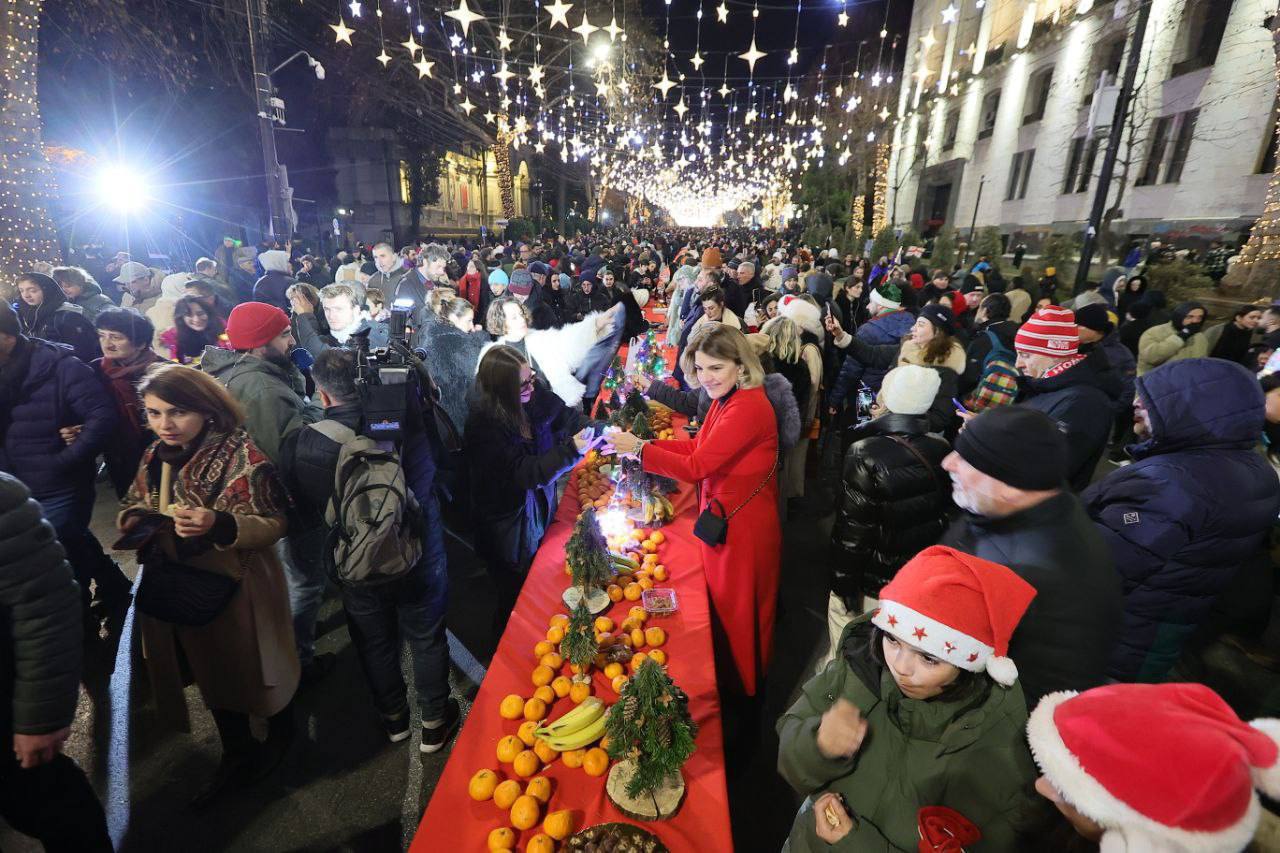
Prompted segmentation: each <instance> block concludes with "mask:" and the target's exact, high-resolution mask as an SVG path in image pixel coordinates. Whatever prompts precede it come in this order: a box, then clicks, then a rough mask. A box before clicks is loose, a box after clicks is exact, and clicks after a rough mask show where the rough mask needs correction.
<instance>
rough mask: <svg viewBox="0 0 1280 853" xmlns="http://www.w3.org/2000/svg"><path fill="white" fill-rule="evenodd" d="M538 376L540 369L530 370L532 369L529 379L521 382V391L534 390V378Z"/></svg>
mask: <svg viewBox="0 0 1280 853" xmlns="http://www.w3.org/2000/svg"><path fill="white" fill-rule="evenodd" d="M537 376H538V371H536V370H530V371H529V378H528V379H526V380H524V381H523V382H521V383H520V390H521V391H532V390H533V380H534V379H536V378H537Z"/></svg>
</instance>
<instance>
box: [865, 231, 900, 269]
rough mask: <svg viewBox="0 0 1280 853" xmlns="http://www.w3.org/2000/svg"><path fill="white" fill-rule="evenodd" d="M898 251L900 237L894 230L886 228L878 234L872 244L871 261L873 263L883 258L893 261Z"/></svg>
mask: <svg viewBox="0 0 1280 853" xmlns="http://www.w3.org/2000/svg"><path fill="white" fill-rule="evenodd" d="M897 251H898V235H897V234H895V233H894V231H893V229H892V228H890V227H888V226H885V227H884V228H881V229H880V230H879V232H877V233H876V237H875V240H873V241H872V243H871V259H872V261H873V262H875V261H878V260H880V259H881V258H885V257H887V258H889V259H892V258H893V255H894V253H895V252H897Z"/></svg>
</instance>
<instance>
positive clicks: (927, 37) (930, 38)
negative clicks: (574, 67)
mask: <svg viewBox="0 0 1280 853" xmlns="http://www.w3.org/2000/svg"><path fill="white" fill-rule="evenodd" d="M464 2H465V0H464ZM920 43H921V44H922V45H924V49H925V50H933V46H934V45H935V44H937V43H938V40H937V38H935V37H934V35H933V29H932V28H931V29H930V30H929V32H927V33H925V34H924V35H922V36H920Z"/></svg>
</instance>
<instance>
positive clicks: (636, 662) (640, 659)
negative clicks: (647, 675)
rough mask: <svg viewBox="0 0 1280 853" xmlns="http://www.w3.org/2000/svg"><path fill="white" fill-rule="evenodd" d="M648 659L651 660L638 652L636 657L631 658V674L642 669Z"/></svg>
mask: <svg viewBox="0 0 1280 853" xmlns="http://www.w3.org/2000/svg"><path fill="white" fill-rule="evenodd" d="M648 659H649V656H648V655H646V654H645V653H644V652H636V653H635V654H634V655H632V656H631V672H632V673H635V671H636V670H637V669H639V668H640V664H642V663H644V662H645V661H646V660H648Z"/></svg>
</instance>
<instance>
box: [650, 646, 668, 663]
mask: <svg viewBox="0 0 1280 853" xmlns="http://www.w3.org/2000/svg"><path fill="white" fill-rule="evenodd" d="M649 659H650V660H652V661H653V662H654V663H658V664H661V665H662V666H666V665H667V653H666V652H664V651H663V650H662V649H650V650H649Z"/></svg>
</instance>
